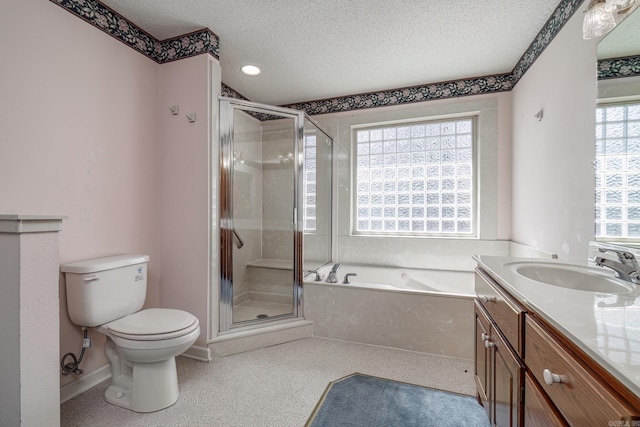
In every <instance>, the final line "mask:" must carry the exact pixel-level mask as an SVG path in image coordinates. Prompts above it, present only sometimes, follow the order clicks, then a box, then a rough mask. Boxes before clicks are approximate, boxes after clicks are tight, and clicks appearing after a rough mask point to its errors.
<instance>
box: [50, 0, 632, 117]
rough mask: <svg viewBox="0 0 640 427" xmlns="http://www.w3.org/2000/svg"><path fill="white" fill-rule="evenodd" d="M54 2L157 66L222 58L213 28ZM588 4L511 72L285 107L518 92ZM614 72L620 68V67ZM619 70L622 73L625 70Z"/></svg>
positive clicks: (566, 2) (93, 1) (330, 107)
mask: <svg viewBox="0 0 640 427" xmlns="http://www.w3.org/2000/svg"><path fill="white" fill-rule="evenodd" d="M50 1H51V2H53V3H56V4H59V5H60V6H61V7H63V8H65V9H66V10H68V11H70V12H71V13H73V14H74V15H76V16H78V17H80V18H81V19H83V20H85V21H87V22H88V23H90V24H91V25H94V26H95V27H97V28H99V29H101V30H102V31H104V32H106V33H108V34H110V35H112V36H113V37H115V38H117V39H118V40H120V41H122V42H123V43H125V44H127V45H128V46H130V47H132V48H133V49H136V50H137V51H139V52H140V53H142V54H144V55H146V56H148V57H149V58H151V59H153V60H154V61H156V62H158V63H164V62H168V61H173V60H177V59H181V58H186V57H189V56H193V55H198V54H201V53H209V54H211V55H213V56H214V57H215V58H218V59H219V49H220V47H219V46H220V44H219V38H218V36H216V35H215V34H214V33H213V32H212V31H211V30H209V29H203V30H200V31H198V32H195V33H191V34H186V35H183V36H179V37H176V38H173V39H169V40H163V41H158V40H156V39H155V38H154V37H153V36H151V35H149V34H147V33H146V32H144V31H143V30H142V29H140V28H138V27H137V26H135V24H133V23H131V22H130V21H128V20H127V19H126V18H124V17H123V16H121V15H119V14H118V13H116V12H115V11H113V10H111V9H110V8H108V7H107V6H105V5H103V4H102V3H100V2H99V1H97V0H50ZM583 2H584V0H562V1H561V2H560V3H559V5H558V7H557V8H556V9H555V11H554V12H553V14H552V15H551V17H550V18H549V19H548V20H547V22H546V24H545V25H544V26H543V28H542V29H541V30H540V32H539V33H538V35H537V36H536V38H535V39H534V40H533V42H532V43H531V44H530V45H529V47H528V48H527V50H526V51H525V52H524V54H523V55H522V57H521V58H520V60H519V61H518V63H517V64H516V66H515V67H514V69H513V70H512V71H511V73H507V74H498V75H492V76H483V77H474V78H468V79H461V80H455V81H449V82H439V83H431V84H427V85H422V86H414V87H408V88H400V89H392V90H387V91H379V92H371V93H364V94H355V95H349V96H344V97H339V98H331V99H323V100H315V101H308V102H301V103H295V104H289V105H285V107H287V108H294V109H298V110H304V111H305V112H306V113H307V114H309V115H315V114H327V113H334V112H344V111H352V110H359V109H364V108H374V107H385V106H391V105H400V104H407V103H414V102H424V101H429V100H435V99H446V98H458V97H461V96H468V95H479V94H486V93H496V92H508V91H510V90H511V89H513V87H514V86H515V85H516V84H517V83H518V81H519V80H520V78H522V76H523V75H524V74H525V73H526V72H527V70H528V69H529V68H530V67H531V65H532V64H533V63H534V62H535V61H536V59H538V57H539V56H540V54H542V52H543V51H544V49H545V48H546V47H547V46H548V45H549V43H551V41H552V40H553V38H554V37H555V36H556V35H557V34H558V33H559V32H560V30H561V29H562V27H563V26H564V24H565V23H566V22H567V21H568V20H569V18H571V16H572V15H573V14H574V13H575V12H576V11H577V10H578V8H579V7H580V5H581V4H582V3H583ZM635 64H636V65H635V68H634V69H635V70H636V71H635V74H634V75H638V74H640V71H638V65H637V59H636V62H635ZM611 68H615V66H612V67H611ZM618 68H619V69H623V68H624V66H620V67H618ZM625 69H626V68H625ZM626 75H627V74H625V76H626ZM607 78H608V77H607ZM222 95H223V96H226V97H230V98H236V99H246V98H245V97H244V96H242V95H241V94H240V93H238V92H237V91H235V90H233V89H232V88H230V87H229V86H227V85H224V84H223V85H222ZM269 118H271V117H270V116H268V115H264V117H262V116H261V117H260V119H261V120H265V119H269Z"/></svg>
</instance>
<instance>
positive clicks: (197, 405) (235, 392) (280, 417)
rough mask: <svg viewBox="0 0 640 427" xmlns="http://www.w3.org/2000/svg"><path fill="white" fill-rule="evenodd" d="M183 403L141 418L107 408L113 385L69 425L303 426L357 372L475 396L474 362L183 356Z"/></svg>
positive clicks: (293, 351) (312, 345)
mask: <svg viewBox="0 0 640 427" xmlns="http://www.w3.org/2000/svg"><path fill="white" fill-rule="evenodd" d="M177 366H178V381H179V386H180V398H179V399H178V402H176V403H175V404H174V405H173V406H171V407H169V408H167V409H165V410H162V411H158V412H153V413H149V414H139V413H136V412H132V411H128V410H125V409H122V408H119V407H116V406H113V405H110V404H108V403H106V402H105V401H104V399H103V396H102V395H103V393H104V390H105V389H106V388H107V385H108V381H109V380H107V381H105V382H103V383H101V384H99V385H98V386H96V387H94V388H92V389H91V390H88V391H87V392H85V393H83V394H81V395H80V396H77V397H75V398H74V399H71V400H70V401H68V402H66V403H64V404H63V405H62V407H61V425H62V426H92V427H93V426H96V427H97V426H109V427H114V426H120V427H122V426H162V427H168V426H171V427H173V426H189V427H192V426H213V427H218V426H221V427H222V426H224V427H227V426H238V427H245V426H246V427H249V426H260V427H265V426H293V427H302V426H304V424H305V422H306V420H307V418H308V417H309V415H310V414H311V412H312V411H313V409H314V407H315V405H316V403H317V402H318V399H319V398H320V397H321V396H322V393H323V392H324V390H325V388H326V386H327V384H328V383H329V381H332V380H335V379H337V378H341V377H344V376H346V375H349V374H351V373H353V372H361V373H364V374H369V375H374V376H378V377H382V378H389V379H393V380H397V381H403V382H407V383H411V384H418V385H424V386H428V387H434V388H438V389H441V390H447V391H453V392H457V393H463V394H468V395H473V394H474V393H475V388H474V381H473V361H470V360H462V359H454V358H448V357H441V356H434V355H429V354H424V353H416V352H410V351H402V350H395V349H390V348H383V347H374V346H367V345H362V344H355V343H349V342H342V341H333V340H326V339H321V338H306V339H302V340H298V341H293V342H290V343H285V344H280V345H276V346H272V347H267V348H262V349H259V350H254V351H249V352H246V353H241V354H236V355H232V356H226V357H220V358H217V359H214V360H213V361H211V362H210V363H204V362H198V361H195V360H192V359H187V358H184V357H178V358H177Z"/></svg>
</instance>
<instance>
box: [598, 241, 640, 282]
mask: <svg viewBox="0 0 640 427" xmlns="http://www.w3.org/2000/svg"><path fill="white" fill-rule="evenodd" d="M598 250H599V251H600V252H613V253H615V254H616V255H617V257H618V261H613V260H611V259H608V258H604V257H596V258H595V259H594V262H595V263H596V265H599V266H601V267H608V268H610V269H612V270H613V271H615V272H616V276H618V278H620V279H622V280H626V281H627V282H632V283H638V282H639V281H640V265H638V260H637V259H636V257H635V256H633V254H632V253H631V252H627V251H619V250H616V249H605V248H599V249H598Z"/></svg>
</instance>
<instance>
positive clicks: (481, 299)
mask: <svg viewBox="0 0 640 427" xmlns="http://www.w3.org/2000/svg"><path fill="white" fill-rule="evenodd" d="M480 301H482V302H484V303H488V302H496V297H489V296H486V295H483V296H481V297H480Z"/></svg>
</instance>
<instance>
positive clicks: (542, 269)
mask: <svg viewBox="0 0 640 427" xmlns="http://www.w3.org/2000/svg"><path fill="white" fill-rule="evenodd" d="M509 267H510V268H511V271H513V272H514V273H515V274H517V275H519V276H521V277H524V278H526V279H529V280H535V281H536V282H540V283H546V284H547V285H553V286H559V287H561V288H567V289H575V290H579V291H588V292H601V293H606V294H625V293H628V292H631V291H633V286H634V285H633V284H632V283H627V282H626V281H624V280H620V279H618V278H615V277H612V276H610V275H608V272H607V271H606V270H603V269H600V268H592V267H582V266H579V265H570V264H557V263H545V262H515V263H510V264H509Z"/></svg>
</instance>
